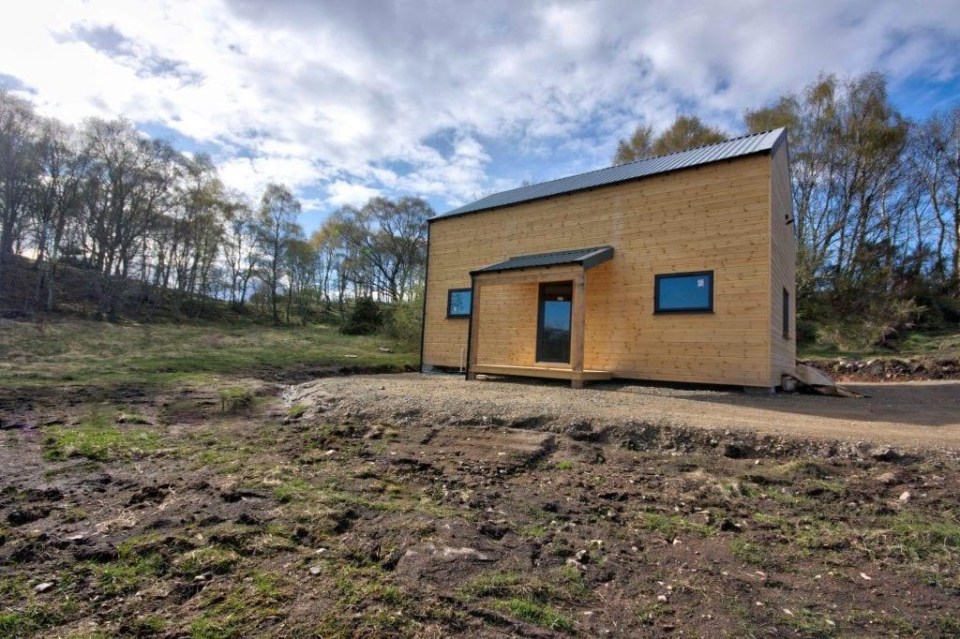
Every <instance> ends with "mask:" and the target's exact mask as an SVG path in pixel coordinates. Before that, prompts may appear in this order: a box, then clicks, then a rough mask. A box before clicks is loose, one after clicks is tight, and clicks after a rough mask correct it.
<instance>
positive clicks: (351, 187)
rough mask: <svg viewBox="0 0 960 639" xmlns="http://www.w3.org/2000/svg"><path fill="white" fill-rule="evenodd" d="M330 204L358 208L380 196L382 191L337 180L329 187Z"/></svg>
mask: <svg viewBox="0 0 960 639" xmlns="http://www.w3.org/2000/svg"><path fill="white" fill-rule="evenodd" d="M327 192H328V193H329V198H328V199H327V201H328V202H330V204H333V205H335V206H343V205H345V204H346V205H349V206H356V207H360V206H363V205H364V204H366V203H367V201H368V200H369V199H370V198H373V197H377V196H378V195H380V191H378V190H377V189H372V188H370V187H368V186H364V185H362V184H356V183H350V182H346V181H344V180H335V181H334V182H332V183H331V184H330V185H329V186H328V187H327Z"/></svg>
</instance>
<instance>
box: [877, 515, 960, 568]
mask: <svg viewBox="0 0 960 639" xmlns="http://www.w3.org/2000/svg"><path fill="white" fill-rule="evenodd" d="M879 523H880V524H881V525H882V526H884V527H889V531H890V537H891V542H892V543H889V542H888V544H887V548H888V549H889V551H892V552H894V553H898V554H902V555H903V556H904V557H905V558H906V559H908V560H920V561H922V560H927V559H933V558H942V559H945V560H950V561H956V560H958V559H960V519H958V518H957V517H956V516H955V515H951V514H949V513H945V514H944V517H943V518H942V519H930V518H927V517H923V516H920V515H917V514H915V513H911V512H902V513H898V514H896V515H893V516H890V517H888V518H885V519H882V520H880V522H879Z"/></svg>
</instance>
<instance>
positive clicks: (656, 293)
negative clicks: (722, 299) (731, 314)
mask: <svg viewBox="0 0 960 639" xmlns="http://www.w3.org/2000/svg"><path fill="white" fill-rule="evenodd" d="M681 277H706V278H708V282H709V287H710V297H709V299H708V301H707V306H705V307H704V306H693V307H689V308H660V282H661V281H662V280H669V279H676V278H681ZM713 287H714V276H713V271H712V270H711V271H690V272H686V273H660V274H657V275H655V276H654V280H653V313H654V315H669V314H672V313H713Z"/></svg>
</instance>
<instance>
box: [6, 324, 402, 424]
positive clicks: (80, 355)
mask: <svg viewBox="0 0 960 639" xmlns="http://www.w3.org/2000/svg"><path fill="white" fill-rule="evenodd" d="M0 321H2V320H0ZM384 344H389V345H393V343H392V342H391V341H389V340H388V341H385V340H384V339H382V338H380V337H377V336H371V337H352V336H345V335H342V334H340V333H339V332H338V331H337V329H336V328H333V327H327V326H308V327H269V326H260V325H256V324H235V325H218V324H207V323H197V324H190V325H182V324H181V325H177V324H104V323H102V322H94V321H89V320H78V319H69V318H66V319H58V320H51V321H44V322H40V323H31V322H10V321H7V322H5V323H4V324H3V329H2V330H0V387H6V388H17V387H24V386H49V385H51V384H57V385H62V384H68V385H83V386H92V385H95V386H109V385H114V384H119V383H122V384H124V385H125V386H126V387H128V388H130V387H133V386H135V385H138V384H158V383H171V382H190V381H195V382H206V383H209V382H210V381H211V380H212V379H213V377H214V376H229V377H235V376H244V375H247V376H250V377H264V376H266V377H270V376H271V375H296V374H297V371H299V370H303V369H314V370H315V369H322V368H323V367H328V366H361V367H371V366H378V367H387V368H394V369H401V368H403V367H406V366H413V365H414V364H415V363H416V358H417V354H416V352H411V351H409V350H405V349H402V348H396V349H392V348H391V349H388V350H395V351H396V352H389V353H388V352H383V351H381V350H380V348H381V347H382V346H383V345H384ZM220 385H221V386H222V387H223V392H224V393H225V394H226V396H224V397H222V398H221V400H222V402H223V404H224V405H223V408H224V409H234V410H235V409H239V408H242V406H238V405H236V404H237V401H238V400H240V399H243V401H242V402H240V403H243V404H247V405H248V404H249V402H250V401H251V399H250V398H246V399H244V398H243V397H242V395H243V394H245V393H249V390H247V389H244V388H242V387H239V386H237V385H235V384H230V383H229V382H227V381H225V382H222V383H221V384H220ZM232 388H236V392H237V393H238V395H237V396H236V397H234V396H232V395H231V392H233V391H232V390H231V389H232Z"/></svg>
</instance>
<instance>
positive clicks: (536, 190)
mask: <svg viewBox="0 0 960 639" xmlns="http://www.w3.org/2000/svg"><path fill="white" fill-rule="evenodd" d="M784 132H785V128H784V127H779V128H776V129H769V130H766V131H758V132H756V133H747V134H744V135H740V136H737V137H734V138H729V139H727V140H723V141H721V142H713V143H710V144H702V145H700V146H695V147H691V148H689V149H684V150H682V151H675V152H673V153H667V154H664V155H656V156H651V157H648V158H641V159H638V160H633V161H631V162H625V163H623V164H614V165H612V166H605V167H602V168H599V169H593V170H592V171H585V172H583V173H576V174H574V175H566V176H563V177H558V178H554V179H552V180H546V181H544V182H537V183H535V184H527V185H523V186H517V187H514V188H512V189H507V190H505V191H498V192H496V193H490V194H489V195H486V196H484V197H482V198H480V199H478V200H474V201H473V202H472V203H470V204H465V205H463V206H460V207H458V208H456V209H454V210H452V211H448V212H446V213H441V214H439V215H437V216H435V217H433V218H430V219H431V220H435V219H442V218H446V217H455V216H458V215H464V214H466V213H472V212H480V211H484V210H488V209H493V208H500V207H502V206H509V205H512V204H519V203H520V202H526V201H530V200H535V199H541V198H544V197H552V196H554V195H560V194H563V193H570V192H574V191H578V190H582V189H585V188H595V187H597V186H605V185H608V184H616V183H618V182H622V181H625V180H631V179H636V178H641V177H649V176H652V175H657V174H659V173H668V172H671V171H675V170H678V169H682V168H689V167H693V166H699V165H701V164H709V163H711V162H715V161H718V160H722V159H733V158H735V157H741V156H743V155H750V154H752V153H757V152H761V151H770V150H771V149H773V148H774V147H775V146H776V144H777V141H778V140H779V139H780V138H781V137H782V135H783V134H784ZM771 134H776V137H775V138H770V137H769V136H770V135H771ZM746 140H755V141H752V142H745V141H746ZM724 146H727V147H728V148H727V149H723V147H724ZM715 149H716V150H715ZM683 156H687V157H688V158H689V159H686V158H684V157H683ZM566 185H571V186H569V187H567V186H566Z"/></svg>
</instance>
